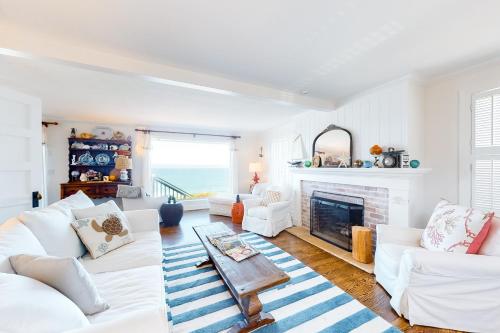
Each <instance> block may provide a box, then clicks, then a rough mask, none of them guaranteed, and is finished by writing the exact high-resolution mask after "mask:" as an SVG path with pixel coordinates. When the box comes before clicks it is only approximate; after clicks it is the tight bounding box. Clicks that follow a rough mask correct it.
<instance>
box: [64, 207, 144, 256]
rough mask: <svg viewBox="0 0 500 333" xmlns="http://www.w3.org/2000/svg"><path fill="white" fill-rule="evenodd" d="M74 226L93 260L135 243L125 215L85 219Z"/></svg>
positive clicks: (114, 213)
mask: <svg viewBox="0 0 500 333" xmlns="http://www.w3.org/2000/svg"><path fill="white" fill-rule="evenodd" d="M120 213H121V212H120ZM72 226H73V228H74V229H75V230H76V232H77V233H78V236H80V239H81V240H82V242H83V244H85V247H86V248H87V250H88V251H89V253H90V256H91V257H92V258H93V259H96V258H98V257H100V256H102V255H103V254H106V253H108V252H109V251H112V250H114V249H117V248H119V247H121V246H123V245H125V244H128V243H131V242H133V241H134V238H133V237H132V234H131V233H130V228H129V227H128V224H127V219H126V218H125V215H124V214H123V213H121V215H120V214H119V213H117V212H113V213H109V214H106V215H99V216H96V217H87V218H83V219H80V220H76V221H75V222H73V223H72Z"/></svg>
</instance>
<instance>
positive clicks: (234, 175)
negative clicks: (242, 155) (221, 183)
mask: <svg viewBox="0 0 500 333" xmlns="http://www.w3.org/2000/svg"><path fill="white" fill-rule="evenodd" d="M235 141H236V139H231V141H230V143H229V145H230V147H229V150H230V152H231V162H230V163H231V166H230V168H231V186H230V188H231V189H232V191H233V193H239V192H240V191H239V181H238V148H237V147H236V142H235Z"/></svg>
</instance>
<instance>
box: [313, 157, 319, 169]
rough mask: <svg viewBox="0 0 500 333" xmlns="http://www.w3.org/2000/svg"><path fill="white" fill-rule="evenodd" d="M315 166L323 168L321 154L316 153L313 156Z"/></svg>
mask: <svg viewBox="0 0 500 333" xmlns="http://www.w3.org/2000/svg"><path fill="white" fill-rule="evenodd" d="M313 167H315V168H321V156H319V155H316V156H314V157H313Z"/></svg>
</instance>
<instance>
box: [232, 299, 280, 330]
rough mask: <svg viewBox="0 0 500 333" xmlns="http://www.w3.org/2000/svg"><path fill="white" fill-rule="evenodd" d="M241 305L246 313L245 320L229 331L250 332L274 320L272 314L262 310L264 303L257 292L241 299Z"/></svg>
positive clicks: (244, 313)
mask: <svg viewBox="0 0 500 333" xmlns="http://www.w3.org/2000/svg"><path fill="white" fill-rule="evenodd" d="M240 305H241V308H242V312H243V315H245V320H244V321H240V322H238V323H236V324H235V325H234V326H233V327H231V330H229V332H231V333H236V332H238V333H243V332H250V331H252V330H254V329H256V328H258V327H261V326H264V325H267V324H271V323H273V322H274V317H273V316H272V315H271V314H269V313H266V312H262V303H261V302H260V300H259V297H257V294H252V295H249V296H247V297H245V298H243V299H241V303H240Z"/></svg>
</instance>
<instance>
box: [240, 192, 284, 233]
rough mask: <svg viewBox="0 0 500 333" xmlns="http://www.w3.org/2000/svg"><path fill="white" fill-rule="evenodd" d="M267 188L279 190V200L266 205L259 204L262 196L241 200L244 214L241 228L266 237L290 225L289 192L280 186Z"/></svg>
mask: <svg viewBox="0 0 500 333" xmlns="http://www.w3.org/2000/svg"><path fill="white" fill-rule="evenodd" d="M267 189H268V190H271V191H278V192H280V201H279V202H275V203H272V204H269V205H268V206H267V207H266V206H262V205H261V204H262V198H258V199H247V200H243V206H244V207H245V214H244V216H243V223H242V228H243V230H247V231H251V232H255V233H257V234H259V235H263V236H266V237H274V236H276V235H278V234H279V233H280V232H281V231H283V230H285V229H286V228H289V227H291V226H292V218H291V215H290V205H291V201H290V199H291V193H290V191H289V190H288V189H287V188H285V187H281V186H270V187H268V188H267Z"/></svg>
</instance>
